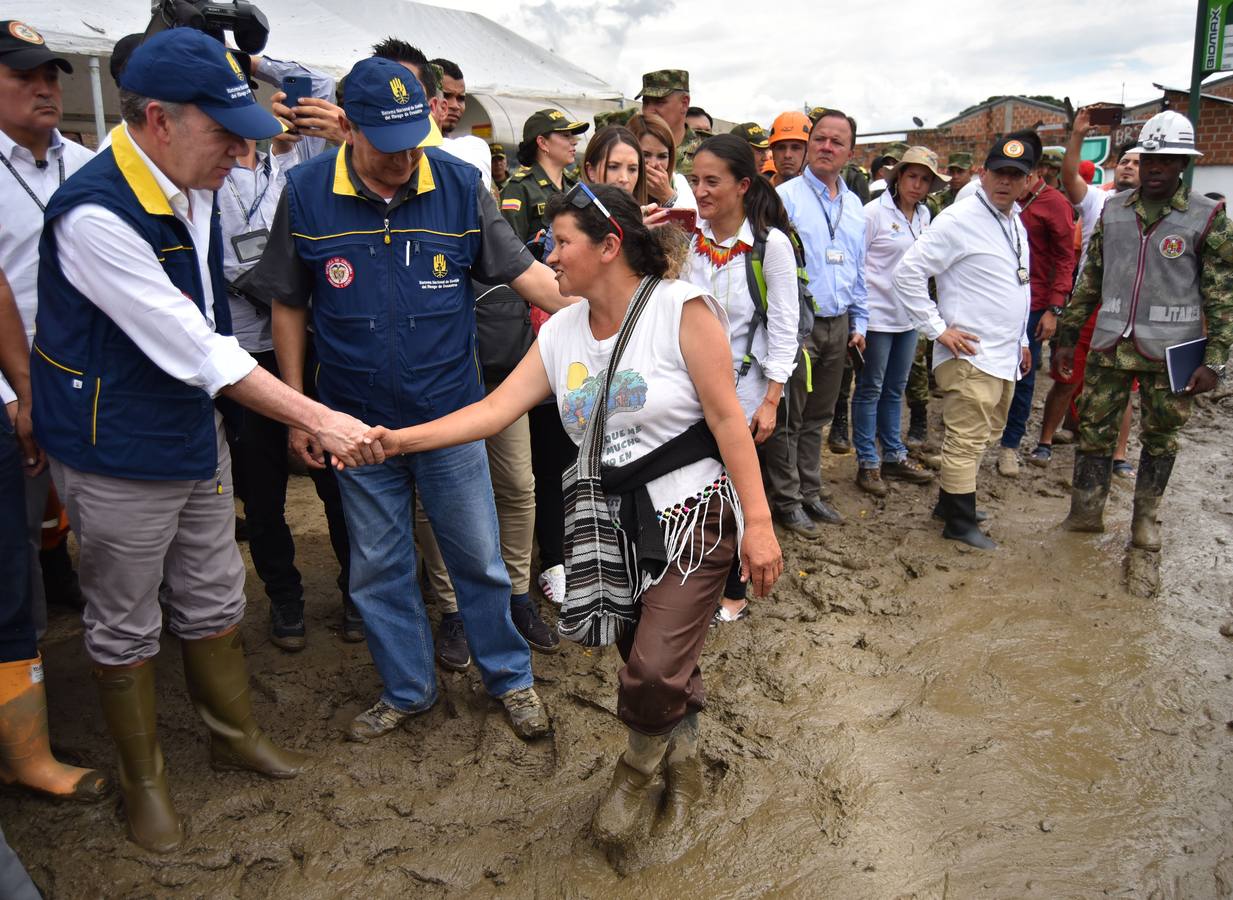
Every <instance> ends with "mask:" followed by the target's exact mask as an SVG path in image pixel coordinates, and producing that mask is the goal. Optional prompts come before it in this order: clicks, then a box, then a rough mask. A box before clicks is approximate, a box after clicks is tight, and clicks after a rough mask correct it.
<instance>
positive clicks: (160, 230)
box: [30, 128, 231, 481]
mask: <svg viewBox="0 0 1233 900" xmlns="http://www.w3.org/2000/svg"><path fill="white" fill-rule="evenodd" d="M85 203H95V204H98V205H100V206H103V207H106V208H107V209H108V210H110V211H111V212H113V213H115V214H116V215H118V216H119V217H120V218H121V219H122V220H124V221H125V222H127V223H128V224H129V225H131V226H132V227H133V229H134V230H135V231H136V232H137V234H139V235H141V237H142V239H143V240H145V241H146V242H147V243H149V245H150V249H151V252H153V253H154V255H155V256H156V257H157V258H158V261H159V264H160V265H161V266H162V267H163V271H164V272H166V273H167V278H168V279H169V280H170V281H171V283H172V284H173V285H175V287H176V288H178V289H179V290H180V291H181V292H182V293H183V294H184V296H186V297H188V298H189V299H190V300H192V301H193V303H194V304H195V305H196V306H197V308H198V309H200V310H203V311H204V309H205V296H206V295H205V290H204V287H203V285H202V283H201V275H200V269H199V267H198V262H197V252H198V251H197V249H196V248H194V247H193V246H192V238H191V237H190V235H189V231H188V228H187V227H186V226H185V225H184V223H183V222H181V221H180V220H179V219H177V218H176V217H175V215H174V214H173V213H172V211H171V207H170V205H169V204H168V202H167V199H166V197H165V196H164V195H163V192H162V191H161V190H160V189H159V187H158V184H157V182H156V181H155V180H154V176H153V175H152V174H151V173H150V170H149V169H148V168H147V167H146V165H145V163H144V162H143V161H142V160H141V158H140V157H139V156H138V155H137V152H136V150H135V149H134V148H133V145H132V143H131V139H130V138H129V136H128V135H127V133H126V132H125V131H124V130H123V129H122V128H118V129H116V130H115V131H113V132H112V144H111V146H110V147H109V148H107V149H105V150H103V151H102V152H100V153H99V154H98V155H97V156H95V157H94V159H92V160H90V162H88V163H87V164H86V165H85V166H83V167H82V168H81V170H80V171H78V172H77V173H76V174H74V175H73V176H72V177H71V178H70V179H69V180H68V181H66V182H65V183H64V185H63V186H62V187H61V188H60V189H59V190H58V191H56V193H55V194H54V195H53V196H52V198H51V201H50V202H49V203H48V204H47V212H46V216H45V225H44V228H43V235H42V238H41V240H40V243H39V280H38V284H39V303H38V314H37V317H36V319H35V323H36V333H35V338H34V347H33V350H32V352H31V356H30V379H31V383H32V389H33V394H34V433H35V437H36V438H37V439H38V442H39V443H40V444H41V445H42V446H43V448H44V449H45V450H46V451H47V453H48V455H50V456H51V457H53V458H55V459H57V460H59V461H60V462H62V463H64V464H65V465H68V466H71V467H72V468H74V469H79V470H81V471H83V472H94V473H97V474H101V475H110V476H113V477H116V478H134V479H141V480H147V481H167V480H195V481H196V480H204V479H208V478H214V477H215V476H216V474H217V472H218V458H217V457H218V450H217V443H216V441H217V433H216V428H215V420H214V412H215V406H214V401H213V400H212V399H211V397H210V395H209V394H208V393H206V392H205V391H203V390H201V389H200V388H195V387H191V386H189V385H187V384H185V383H184V382H182V381H180V380H178V379H176V378H172V377H171V376H170V375H168V374H167V373H166V372H164V371H163V370H162V369H160V368H159V367H158V366H156V365H155V364H154V363H153V362H151V361H150V359H149V357H147V356H146V355H145V354H144V353H143V352H142V351H141V350H140V349H138V347H137V345H136V344H135V343H133V341H132V340H130V339H129V337H128V336H127V335H126V334H125V333H124V332H123V331H121V330H120V328H119V327H118V326H117V325H116V324H115V323H114V322H113V321H112V320H111V319H110V318H109V317H108V316H107V315H105V314H104V313H103V312H102V311H101V310H100V309H99V308H98V307H97V306H95V305H94V304H93V303H92V302H90V300H89V299H88V298H87V297H86V296H85V295H83V294H82V293H81V292H79V291H78V290H77V289H76V288H75V287H74V286H73V285H72V284H71V283H69V281H68V280H67V279H66V278H65V277H64V273H63V272H62V271H61V269H60V263H59V255H58V253H57V247H56V235H55V228H54V227H52V226H53V223H54V222H55V220H56V219H57V218H59V217H60V216H62V215H64V214H65V213H67V212H68V211H69V210H71V209H72V208H74V207H76V206H80V205H81V204H85ZM205 252H207V253H208V254H209V259H208V263H209V271H210V281H211V288H212V290H213V296H214V325H215V330H216V331H218V333H220V334H230V333H231V312H230V310H229V309H228V306H227V290H226V282H225V281H224V279H223V268H222V239H221V236H220V231H219V217H218V207H217V205H215V206H214V208H213V210H212V212H211V223H210V246H209V247H208V248H206V251H205ZM203 316H204V312H203Z"/></svg>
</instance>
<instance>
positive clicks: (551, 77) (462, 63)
mask: <svg viewBox="0 0 1233 900" xmlns="http://www.w3.org/2000/svg"><path fill="white" fill-rule="evenodd" d="M256 5H257V6H258V8H259V9H260V10H261V11H262V12H263V13H265V16H266V18H267V19H268V20H269V22H270V42H269V45H268V46H267V47H266V49H265V51H264V52H265V53H267V54H269V55H270V56H272V57H275V58H278V59H294V60H298V61H299V62H302V63H304V64H305V65H308V66H312V67H313V68H317V69H322V70H324V71H326V72H329V73H330V74H332V75H334V76H336V77H337V76H341V75H344V74H346V72H347V71H348V70H350V68H351V66H352V65H353V64H354V63H355V62H356V61H357V60H359V59H361V58H363V57H364V56H367V55H368V54H369V53H370V52H371V47H372V45H373V44H375V43H377V42H378V41H380V40H382V39H383V38H385V37H387V36H390V35H394V36H397V37H401V38H403V39H404V40H407V41H409V42H410V43H412V44H415V45H416V46H418V47H420V48H421V49H423V50H424V52H425V53H426V54H427V55H428V56H429V57H444V58H446V59H451V60H453V61H454V62H456V63H457V64H458V65H459V67H461V68H462V70H463V72H464V73H465V74H466V78H467V91H468V93H469V94H470V95H471V96H472V97H474V98H475V100H477V101H478V104H479V105H480V106H482V107H483V109H484V111H486V112H487V113H488V117H487V118H488V121H489V122H490V123H491V125H492V137H493V138H494V139H496V140H500V141H507V142H510V141H512V142H516V141H517V139H518V138H519V137H521V128H522V122H523V121H524V120H525V119H526V117H527V115H529V114H530V111H533V110H534V109H539V108H542V107H547V106H556V107H560V108H561V109H563V110H564V111H565V112H566V113H568V114H570V115H571V116H577V117H582V116H585V118H586V119H589V118H590V115H591V114H592V113H593V112H595V111H597V110H600V109H609V108H612V107H613V106H615V105H616V104H617V102H618V101H620V99H621V92H620V91H619V90H617V89H616V88H614V87H612V86H611V85H609V84H607V83H605V82H604V81H601V80H600V79H599V78H597V77H595V76H594V75H592V74H590V73H589V72H587V71H585V70H584V69H581V68H579V67H578V66H576V65H574V64H573V63H571V62H568V61H567V60H564V59H562V58H560V57H558V56H556V55H555V54H553V53H552V52H550V51H548V50H545V49H544V48H542V47H540V46H538V45H537V44H534V43H532V42H531V41H528V40H527V39H525V38H523V37H521V36H519V35H517V34H515V33H514V32H512V31H510V30H509V29H508V28H505V27H503V26H501V25H498V24H497V23H496V22H493V21H492V20H491V19H488V18H485V17H484V16H481V15H479V14H477V13H470V12H462V11H458V10H451V9H443V8H441V7H437V6H429V5H427V4H424V3H414V2H410V0H348V2H347V3H345V4H335V3H332V2H328V0H256ZM148 10H149V5H148V4H147V3H146V2H143V0H126V2H125V3H124V4H123V5H121V4H107V3H99V2H97V0H90V2H85V0H67V2H63V3H56V4H47V3H41V2H36V0H10V2H8V3H7V4H6V5H5V16H6V17H10V16H11V17H12V18H15V19H20V20H22V21H24V22H27V23H29V24H30V25H32V26H34V27H35V28H37V29H38V30H39V31H40V32H42V34H43V36H44V37H45V38H46V40H47V44H48V46H49V47H51V48H52V49H54V50H57V51H59V52H61V53H66V54H70V55H71V56H70V59H71V60H72V61H73V62H74V63H77V62H78V57H82V58H84V59H82V60H81V61H82V62H83V63H84V62H85V59H88V58H89V57H92V56H97V57H100V58H102V59H104V60H105V59H106V57H108V56H110V54H111V48H112V47H113V46H114V44H115V42H116V41H117V40H119V39H120V38H121V37H123V36H124V35H126V34H129V33H131V32H135V31H141V30H144V28H145V26H146V23H147V22H148V21H149V12H148ZM75 69H76V71H75V74H74V79H73V80H74V81H80V82H81V85H80V90H81V99H83V100H86V102H87V104H88V103H89V100H88V98H89V96H90V94H89V86H88V84H87V78H86V76H87V74H88V72H87V67H86V66H85V65H79V66H75ZM190 77H191V75H190ZM102 82H103V85H102V87H103V94H104V101H103V102H104V104H105V107H106V111H107V113H108V118H109V119H111V120H114V119H115V118H117V115H118V110H117V108H116V106H115V99H114V98H115V94H114V92H113V91H112V90H110V88H111V84H110V77H109V76H108V74H107V71H106V65H105V63H104V66H103V72H102ZM73 87H74V88H76V87H77V86H76V85H74V86H73ZM75 94H76V91H74V90H73V89H72V88H70V91H69V93H68V96H67V97H66V103H65V112H66V116H67V117H68V118H75V119H77V120H78V121H80V120H82V119H85V120H87V121H88V120H89V114H88V113H87V110H88V109H89V106H88V105H87V106H86V107H85V108H75V105H74V102H73V101H74V99H75ZM489 98H491V99H489ZM527 101H529V102H530V107H529V109H524V107H526V106H527ZM475 112H476V113H481V110H479V109H477V110H476V111H475ZM484 118H485V116H483V115H482V114H481V115H479V116H475V115H473V114H472V113H471V110H468V115H467V116H466V119H464V122H463V123H462V124H463V127H464V130H465V128H466V126H468V125H482V124H484V122H483V119H484Z"/></svg>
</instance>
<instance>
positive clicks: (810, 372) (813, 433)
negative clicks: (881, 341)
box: [764, 312, 849, 513]
mask: <svg viewBox="0 0 1233 900" xmlns="http://www.w3.org/2000/svg"><path fill="white" fill-rule="evenodd" d="M848 339H849V334H848V314H847V313H846V312H845V313H843V314H842V315H838V316H832V317H830V318H822V317H819V318H818V319H817V320H816V321H815V322H814V324H813V331H812V332H811V333H810V335H809V341H808V342H807V343H806V345H805V348H804V350H805V352H806V353H808V354H809V360H810V365H809V366H808V367H806V366H805V364H804V361H803V360H798V362H797V366H796V371H794V372H793V373H792V378H791V380H790V381H789V382H788V391H787V397H786V399H787V402H786V403H781V404H780V405H779V423H778V426H777V427H776V428H775V433H774V434H772V435H771V437H770V438H769V439H768V440H767V442H766V444H765V448H766V449H765V455H764V459H765V470H766V482H767V493H768V494H769V499H770V502H771V508H772V509H773V510H774V511H775V512H778V513H786V512H789V511H790V510H792V509H793V508H794V507H797V506H799V505H800V504H801V503H805V502H808V501H811V500H816V499H818V498H819V497H825V496H826V494H825V492H824V491H823V489H822V432H823V431H824V430H825V429H826V426H827V424H828V423H829V422H830V421H831V419H832V418H834V415H835V401H836V400H837V399H838V398H839V387H840V383H841V381H842V379H843V367H844V363H845V361H846V360H847V358H848ZM809 379H811V380H812V382H813V390H812V391H808V390H807V380H809Z"/></svg>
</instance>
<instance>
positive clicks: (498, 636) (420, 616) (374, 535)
mask: <svg viewBox="0 0 1233 900" xmlns="http://www.w3.org/2000/svg"><path fill="white" fill-rule="evenodd" d="M338 485H339V488H340V490H341V491H342V502H343V510H344V512H345V513H346V516H347V532H348V534H349V535H350V537H351V599H352V600H353V601H354V602H355V605H356V606H357V607H358V608H359V610H360V615H362V616H363V617H364V631H365V634H366V635H367V638H368V649H369V652H371V653H372V660H373V663H374V664H375V665H376V667H377V672H378V673H379V674H380V675H381V679H382V680H383V681H384V682H385V691H384V693H383V694H382V699H383V700H385V702H386V703H389V704H390V705H391V706H393V707H395V708H396V709H400V710H402V711H404V712H420V711H422V710H425V709H428V707H430V706H432V705H433V703H435V702H436V700H437V673H436V669H435V667H434V663H433V647H432V630H431V628H430V626H429V623H428V615H427V612H426V611H425V609H424V597H423V595H422V594H421V593H420V586H419V581H418V580H417V579H416V577H415V573H416V557H415V541H414V539H413V534H412V532H413V524H414V514H413V512H412V510H413V509H414V501H415V497H416V494H417V492H418V495H419V499H420V502H421V503H422V504H423V506H424V512H425V513H427V515H428V520H429V522H430V523H431V524H432V530H433V533H434V534H435V535H436V537H437V543H438V544H439V545H440V547H441V555H442V557H444V559H445V567H446V568H447V569H448V570H449V573H450V578H451V579H452V580H453V582H454V587H455V588H456V590H457V592H458V611H459V612H460V613H461V614H462V621H463V625H464V627H465V629H466V634H467V643H468V644H469V645H470V647H471V654H472V656H474V657H475V664H476V666H477V667H478V668H479V672H480V676H481V677H482V678H483V680H484V687H485V688H487V690H488V693H489V694H491V695H492V696H494V697H499V696H501V695H502V694H506V693H508V692H509V691H515V690H520V689H522V688H526V687H530V686H531V684H532V677H531V653H530V650H529V648H528V647H527V642H526V641H525V640H523V638H522V635H520V634H519V633H518V631H517V629H515V628H514V623H513V620H512V619H511V618H510V611H509V600H510V580H509V575H508V574H507V572H506V569H505V563H504V562H503V561H502V559H501V542H500V538H499V533H498V527H497V509H496V505H495V503H494V502H493V498H492V482H491V480H490V479H489V476H488V455H487V453H485V451H484V443H483V441H475V442H473V443H470V444H463V445H462V446H459V447H448V448H446V449H443V450H430V451H427V452H425V453H413V454H409V455H407V456H398V457H395V458H393V459H390V460H387V461H386V462H385V463H383V464H382V465H379V466H365V467H363V468H358V469H347V470H346V471H344V472H340V473H339V474H338Z"/></svg>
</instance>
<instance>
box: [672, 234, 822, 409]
mask: <svg viewBox="0 0 1233 900" xmlns="http://www.w3.org/2000/svg"><path fill="white" fill-rule="evenodd" d="M698 229H699V230H700V231H701V232H702V235H703V236H704V237H706V238H707V239H708V240H710V241H714V240H715V234H714V232H712V231H711V224H710V223H709V222H707V221H705V220H703V221H701V222H699V223H698ZM737 241H741V242H742V243H744V244H745V245H746V246H748V247H752V246H753V243H754V233H753V229H752V228H750V226H749V220H748V219H745V220H744V221H742V222H741V227H740V229H739V230H738V231H737V233H736V234H734V235H732V237H730V238H728V240H726V241H724V242H723V243H722V244H718V246H721V247H733V246H735V245H736V242H737ZM697 247H698V238H697V236H695V237H694V240H693V243H692V244H691V245H690V253H689V260H688V268H687V269H686V270H685V272H684V273H683V274H682V275H681V280H682V281H688V282H690V283H691V284H694V285H697V286H698V287H700V288H702V289H703V290H704V291H706V292H707V293H708V294H710V295H711V296H712V297H714V298H715V300H716V301H717V302H718V303H719V305H720V306H722V307H723V308H724V312H725V313H726V314H727V316H728V339H729V340H730V342H731V343H732V367H733V371H734V372H735V373H736V396H737V399H739V400H740V401H741V408H742V409H743V410H744V411H745V418H746V419H748V418H749V417H750V416H752V415H753V413H754V411H755V410H756V409H757V408H758V407H759V406H761V405H762V401H763V400H764V399H765V398H766V387H767V381H768V380H770V381H777V382H779V383H780V384H786V383H787V381H788V378H789V377H791V375H792V370H793V369H794V368H795V367H796V353H797V350H799V349H800V345H799V344H797V342H796V328H797V323H798V322H799V321H800V301H799V300H798V299H797V286H796V254H795V253H793V252H792V242H791V241H789V240H788V236H787V235H786V234H784V233H783V232H782V231H780V230H779V229H778V228H772V229H771V230H770V231H769V232H767V235H766V255H765V258H764V259H763V260H762V275H763V277H764V278H765V279H766V307H767V310H766V311H767V327H766V328H763V327H762V323H761V320H760V319H758V318H756V317H755V307H754V303H755V301H754V299H753V298H752V297H751V296H750V294H749V282H748V281H747V278H746V275H745V267H746V265H747V256H748V254H747V253H742V254H741V255H739V256H734V257H732V258H731V259H730V260H728V262H726V263H724V265H722V266H716V265H715V264H714V263H713V262H711V260H710V258H709V257H707V256H703V255H701V254H699V253H698V252H696V251H697ZM751 330H753V333H754V340H753V347H752V348H751V349H750V355H751V356H753V364H752V365H751V366H750V367H749V371H748V372H747V373H746V374H745V376H744V377H741V375H740V370H741V365H742V362H743V360H744V358H745V345H746V344H748V343H749V332H750V331H751Z"/></svg>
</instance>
